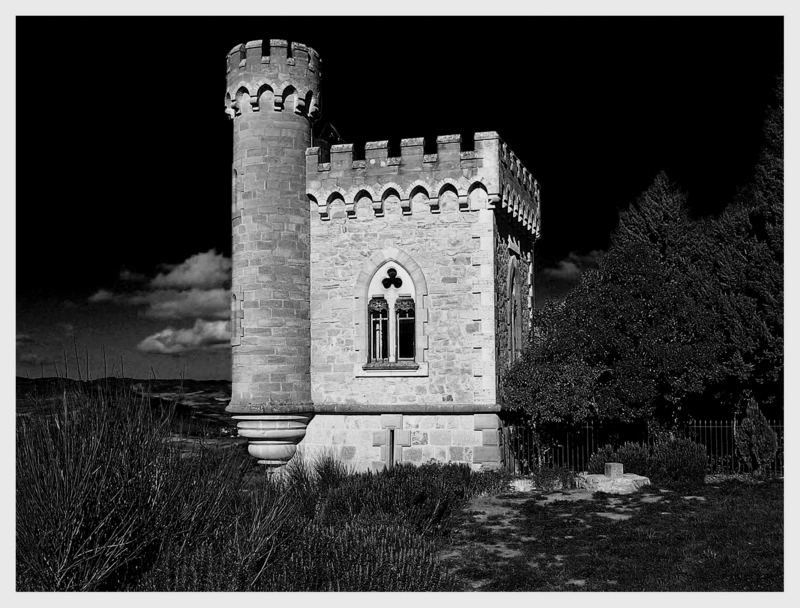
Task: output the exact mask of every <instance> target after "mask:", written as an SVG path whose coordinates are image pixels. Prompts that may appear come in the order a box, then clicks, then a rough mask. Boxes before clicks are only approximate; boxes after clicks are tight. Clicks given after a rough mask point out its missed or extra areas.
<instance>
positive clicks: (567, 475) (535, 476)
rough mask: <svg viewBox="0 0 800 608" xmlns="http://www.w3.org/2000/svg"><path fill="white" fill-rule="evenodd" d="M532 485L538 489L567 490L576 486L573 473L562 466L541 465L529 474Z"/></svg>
mask: <svg viewBox="0 0 800 608" xmlns="http://www.w3.org/2000/svg"><path fill="white" fill-rule="evenodd" d="M530 478H531V481H532V483H533V485H534V487H536V488H538V489H540V490H568V489H570V488H574V487H576V483H575V473H574V472H573V471H570V470H569V469H565V468H564V467H542V468H540V469H534V470H533V471H532V472H531V474H530Z"/></svg>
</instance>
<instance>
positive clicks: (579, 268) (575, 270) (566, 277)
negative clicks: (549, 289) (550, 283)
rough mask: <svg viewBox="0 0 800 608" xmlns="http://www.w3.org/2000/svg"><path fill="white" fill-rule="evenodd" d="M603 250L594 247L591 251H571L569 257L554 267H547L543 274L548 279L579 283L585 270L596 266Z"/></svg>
mask: <svg viewBox="0 0 800 608" xmlns="http://www.w3.org/2000/svg"><path fill="white" fill-rule="evenodd" d="M602 254H603V252H602V251H601V250H599V249H593V250H592V251H590V252H589V253H584V254H581V253H578V252H576V251H570V252H569V253H568V254H567V257H566V258H564V259H563V260H559V262H558V263H557V264H556V266H555V267H554V268H545V269H544V270H543V271H542V274H543V275H544V276H545V277H547V278H548V279H553V280H556V281H566V282H569V283H577V282H578V279H580V276H581V275H582V274H583V272H584V271H585V270H587V269H589V268H596V267H597V263H598V262H599V260H600V256H601V255H602Z"/></svg>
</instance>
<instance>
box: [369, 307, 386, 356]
mask: <svg viewBox="0 0 800 608" xmlns="http://www.w3.org/2000/svg"><path fill="white" fill-rule="evenodd" d="M388 359H389V305H388V303H387V302H386V300H385V299H384V298H372V299H371V300H370V302H369V360H370V361H371V362H373V361H374V362H377V361H388Z"/></svg>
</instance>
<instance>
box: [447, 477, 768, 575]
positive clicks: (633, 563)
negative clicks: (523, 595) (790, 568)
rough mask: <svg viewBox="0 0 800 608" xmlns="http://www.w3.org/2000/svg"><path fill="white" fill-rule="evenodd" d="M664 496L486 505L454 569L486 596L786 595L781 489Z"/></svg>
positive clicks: (467, 530)
mask: <svg viewBox="0 0 800 608" xmlns="http://www.w3.org/2000/svg"><path fill="white" fill-rule="evenodd" d="M664 490H666V489H662V490H659V489H656V488H653V487H652V486H651V487H649V488H647V489H645V490H644V491H640V492H638V493H636V494H632V495H628V496H610V495H605V494H602V493H596V494H594V495H593V496H591V497H590V498H589V499H588V500H581V501H569V500H566V499H567V498H568V497H569V496H570V494H568V493H563V494H559V493H554V494H551V495H550V496H549V498H550V500H547V501H545V500H544V499H545V496H543V495H539V496H536V497H534V498H529V499H520V498H519V497H518V496H517V497H513V496H511V495H507V496H505V497H504V498H503V497H498V498H495V499H494V500H493V501H488V502H486V501H484V502H485V503H486V504H484V505H483V507H484V508H489V509H491V510H494V511H495V513H494V514H493V515H492V514H488V515H487V514H486V512H484V513H481V512H473V513H472V514H471V515H470V516H467V517H465V519H464V520H463V521H462V524H461V525H462V532H461V533H460V535H459V547H458V550H457V551H456V553H455V555H454V556H453V557H452V558H451V568H452V569H453V572H454V574H455V577H456V579H457V580H459V581H460V584H461V586H462V588H466V589H470V588H480V589H481V590H484V591H566V590H584V591H779V590H782V589H783V483H782V481H778V480H771V481H767V482H763V483H743V482H741V481H728V482H721V483H718V484H715V485H706V486H699V487H698V486H694V487H684V488H681V487H679V486H673V488H672V491H664ZM687 497H688V498H687ZM559 498H561V499H562V500H559ZM476 508H477V509H480V508H481V505H478V506H477V507H476ZM499 513H502V516H499ZM503 524H504V525H503ZM456 556H457V557H456Z"/></svg>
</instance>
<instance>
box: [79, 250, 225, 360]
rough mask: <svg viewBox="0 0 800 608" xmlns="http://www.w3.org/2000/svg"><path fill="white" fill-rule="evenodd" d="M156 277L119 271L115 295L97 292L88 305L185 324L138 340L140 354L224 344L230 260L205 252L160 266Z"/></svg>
mask: <svg viewBox="0 0 800 608" xmlns="http://www.w3.org/2000/svg"><path fill="white" fill-rule="evenodd" d="M159 269H160V271H159V272H158V274H156V276H154V277H152V278H149V277H147V276H146V275H143V274H140V273H136V272H132V271H130V270H126V269H123V270H122V271H121V272H120V275H119V278H120V281H122V282H123V283H124V284H125V285H123V287H122V290H121V291H111V290H109V289H99V290H97V291H96V292H95V293H94V294H92V295H91V296H90V297H89V303H91V304H116V305H121V306H130V307H134V308H138V309H139V310H140V313H139V314H140V315H141V316H143V317H146V318H149V319H160V320H169V321H181V320H189V321H193V322H194V325H193V326H192V327H188V328H177V329H176V328H174V327H167V328H165V329H163V330H162V331H160V332H158V333H155V334H152V335H150V336H148V337H146V338H145V339H144V340H142V341H141V342H140V343H139V344H138V346H137V348H138V349H139V350H141V351H144V352H149V353H157V354H165V355H174V354H179V353H183V352H187V351H192V350H201V349H206V348H216V347H218V346H219V345H221V344H223V343H227V342H228V341H229V340H230V329H229V327H228V326H229V322H228V319H229V317H230V297H231V295H230V289H229V287H228V286H229V284H230V274H231V260H230V258H227V257H225V256H224V255H222V254H220V253H217V252H216V250H214V249H211V250H209V251H206V252H203V253H197V254H195V255H192V256H190V257H189V258H187V259H186V260H184V261H183V262H181V263H179V264H162V265H161V266H160V267H159Z"/></svg>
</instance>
